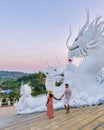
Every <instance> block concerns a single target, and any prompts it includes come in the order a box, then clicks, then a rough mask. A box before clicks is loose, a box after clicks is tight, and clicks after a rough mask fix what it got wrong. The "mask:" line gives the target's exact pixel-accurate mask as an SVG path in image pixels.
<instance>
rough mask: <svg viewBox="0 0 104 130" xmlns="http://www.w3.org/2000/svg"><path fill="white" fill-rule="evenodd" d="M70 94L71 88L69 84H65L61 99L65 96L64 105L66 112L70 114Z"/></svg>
mask: <svg viewBox="0 0 104 130" xmlns="http://www.w3.org/2000/svg"><path fill="white" fill-rule="evenodd" d="M70 96H71V90H70V88H69V85H68V84H65V91H64V93H63V95H62V96H61V97H60V100H61V99H62V98H63V97H64V107H65V110H66V114H68V113H69V111H70V106H69V100H70Z"/></svg>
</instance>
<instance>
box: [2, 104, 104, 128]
mask: <svg viewBox="0 0 104 130" xmlns="http://www.w3.org/2000/svg"><path fill="white" fill-rule="evenodd" d="M0 130H104V105H99V106H91V107H83V108H72V109H71V111H70V113H69V114H65V110H56V111H55V117H54V118H53V119H48V118H47V116H46V113H45V112H42V113H33V114H25V115H14V116H12V117H9V118H7V119H5V120H4V119H2V120H0Z"/></svg>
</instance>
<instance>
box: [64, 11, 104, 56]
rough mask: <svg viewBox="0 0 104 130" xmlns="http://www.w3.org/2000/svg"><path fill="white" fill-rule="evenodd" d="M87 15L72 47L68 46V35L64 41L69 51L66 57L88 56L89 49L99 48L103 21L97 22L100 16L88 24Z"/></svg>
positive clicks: (102, 33)
mask: <svg viewBox="0 0 104 130" xmlns="http://www.w3.org/2000/svg"><path fill="white" fill-rule="evenodd" d="M86 12H87V13H86V14H87V20H86V23H85V25H84V26H82V28H81V29H80V31H79V33H78V35H77V37H76V38H75V40H74V42H73V43H72V45H68V41H69V38H70V37H71V29H70V35H69V37H68V39H67V41H66V46H67V48H68V49H69V54H68V57H69V58H70V57H73V56H75V57H84V56H86V55H88V54H89V51H90V50H91V49H95V48H96V47H97V46H99V45H100V44H99V43H101V41H102V40H103V41H104V21H102V22H99V20H100V18H101V16H99V17H96V18H95V19H94V20H93V21H92V22H89V12H88V11H86Z"/></svg>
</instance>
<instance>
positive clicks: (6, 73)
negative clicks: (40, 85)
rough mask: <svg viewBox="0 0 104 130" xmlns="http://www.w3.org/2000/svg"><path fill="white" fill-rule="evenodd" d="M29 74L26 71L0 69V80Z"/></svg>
mask: <svg viewBox="0 0 104 130" xmlns="http://www.w3.org/2000/svg"><path fill="white" fill-rule="evenodd" d="M27 75H29V74H28V73H24V72H17V71H2V70H1V71H0V80H5V79H16V78H18V77H21V76H27Z"/></svg>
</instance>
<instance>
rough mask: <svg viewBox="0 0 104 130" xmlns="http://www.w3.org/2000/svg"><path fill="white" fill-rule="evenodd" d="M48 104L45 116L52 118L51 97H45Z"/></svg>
mask: <svg viewBox="0 0 104 130" xmlns="http://www.w3.org/2000/svg"><path fill="white" fill-rule="evenodd" d="M47 100H48V103H47V113H46V114H47V116H48V117H49V118H53V117H54V110H53V97H50V96H48V97H47Z"/></svg>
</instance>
